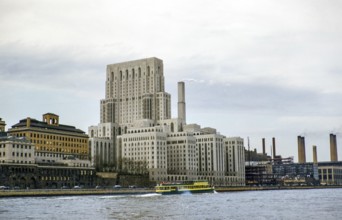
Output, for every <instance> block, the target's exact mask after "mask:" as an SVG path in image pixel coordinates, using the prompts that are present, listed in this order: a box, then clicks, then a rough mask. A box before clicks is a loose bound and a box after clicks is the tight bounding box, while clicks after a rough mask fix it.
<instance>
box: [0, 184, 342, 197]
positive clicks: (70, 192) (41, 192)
mask: <svg viewBox="0 0 342 220" xmlns="http://www.w3.org/2000/svg"><path fill="white" fill-rule="evenodd" d="M326 188H342V186H252V187H249V186H241V187H216V188H215V191H216V192H218V193H221V192H238V191H256V190H290V189H294V190H295V189H326ZM148 193H155V190H154V189H153V188H134V189H130V188H120V189H29V190H0V198H5V197H28V196H30V197H35V196H81V195H94V196H96V195H138V194H148Z"/></svg>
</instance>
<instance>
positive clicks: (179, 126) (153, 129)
mask: <svg viewBox="0 0 342 220" xmlns="http://www.w3.org/2000/svg"><path fill="white" fill-rule="evenodd" d="M164 87H165V79H164V68H163V61H162V60H160V59H158V58H154V57H153V58H147V59H141V60H135V61H128V62H123V63H117V64H110V65H108V66H107V74H106V92H105V99H103V100H101V102H100V123H99V124H98V125H97V126H90V127H89V130H88V132H89V135H90V141H89V144H90V151H91V161H92V164H93V165H94V166H96V167H98V168H105V167H107V168H110V169H114V170H116V171H118V172H123V173H132V174H148V175H149V178H150V181H153V182H160V181H178V180H197V179H203V180H208V181H210V182H211V183H212V184H215V185H244V184H245V177H244V174H245V173H244V147H243V139H241V138H226V137H225V136H223V135H221V134H219V133H218V132H217V131H216V129H213V128H201V126H200V125H197V124H187V123H186V102H185V84H184V82H179V83H178V117H177V118H172V117H171V95H170V94H169V93H167V92H165V90H164Z"/></svg>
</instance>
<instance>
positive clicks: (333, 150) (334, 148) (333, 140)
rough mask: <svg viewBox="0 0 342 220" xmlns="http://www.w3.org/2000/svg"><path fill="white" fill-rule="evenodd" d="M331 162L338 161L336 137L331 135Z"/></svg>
mask: <svg viewBox="0 0 342 220" xmlns="http://www.w3.org/2000/svg"><path fill="white" fill-rule="evenodd" d="M330 161H331V162H334V161H338V159H337V141H336V135H334V134H330Z"/></svg>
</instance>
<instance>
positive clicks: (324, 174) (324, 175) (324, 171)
mask: <svg viewBox="0 0 342 220" xmlns="http://www.w3.org/2000/svg"><path fill="white" fill-rule="evenodd" d="M318 174H319V181H320V183H321V184H322V185H342V162H341V161H332V162H319V163H318Z"/></svg>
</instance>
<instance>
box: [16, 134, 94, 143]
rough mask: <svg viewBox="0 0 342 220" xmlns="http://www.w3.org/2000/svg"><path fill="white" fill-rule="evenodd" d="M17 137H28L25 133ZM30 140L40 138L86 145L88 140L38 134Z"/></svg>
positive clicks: (31, 136)
mask: <svg viewBox="0 0 342 220" xmlns="http://www.w3.org/2000/svg"><path fill="white" fill-rule="evenodd" d="M16 135H17V137H26V134H25V133H17V134H16ZM29 137H30V138H40V139H47V140H59V141H68V142H76V143H86V142H87V138H86V137H82V138H71V137H64V136H56V135H48V134H39V133H38V134H37V133H30V134H29Z"/></svg>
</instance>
